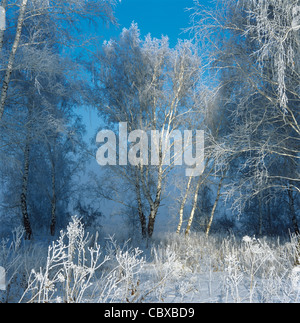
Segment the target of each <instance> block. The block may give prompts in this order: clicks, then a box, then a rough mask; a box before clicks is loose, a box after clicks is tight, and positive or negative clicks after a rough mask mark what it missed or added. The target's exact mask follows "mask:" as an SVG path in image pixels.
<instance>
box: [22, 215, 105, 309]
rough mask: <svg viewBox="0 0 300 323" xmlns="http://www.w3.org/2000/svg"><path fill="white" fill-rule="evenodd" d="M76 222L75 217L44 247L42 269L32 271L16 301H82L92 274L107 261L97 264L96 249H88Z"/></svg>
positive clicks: (82, 229)
mask: <svg viewBox="0 0 300 323" xmlns="http://www.w3.org/2000/svg"><path fill="white" fill-rule="evenodd" d="M88 242H89V240H88V234H87V235H85V233H84V228H83V225H82V223H81V222H80V220H79V219H78V218H77V217H76V216H75V217H73V218H72V222H70V223H69V225H68V227H67V232H66V233H65V232H63V231H61V232H60V237H59V238H58V240H57V241H56V242H53V243H52V245H51V246H49V248H48V255H47V261H46V266H45V268H44V269H42V268H40V270H39V271H35V270H32V271H31V274H30V277H29V281H28V287H27V289H26V291H25V292H24V294H23V296H22V298H21V300H20V302H22V301H27V302H38V303H46V302H82V301H83V300H84V296H85V293H86V291H87V290H88V288H89V287H91V286H92V284H93V279H94V278H95V272H96V271H97V270H98V269H99V268H100V267H101V266H102V265H103V264H104V263H105V262H106V261H107V260H108V258H107V257H104V259H103V260H102V262H101V261H100V256H101V253H100V246H99V245H98V244H97V242H95V245H94V246H93V247H88Z"/></svg>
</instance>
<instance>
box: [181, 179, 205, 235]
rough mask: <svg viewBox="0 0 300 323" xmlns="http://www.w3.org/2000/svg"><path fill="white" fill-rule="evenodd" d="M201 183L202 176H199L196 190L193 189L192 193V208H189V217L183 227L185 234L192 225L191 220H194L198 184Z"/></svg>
mask: <svg viewBox="0 0 300 323" xmlns="http://www.w3.org/2000/svg"><path fill="white" fill-rule="evenodd" d="M202 183H203V179H202V176H199V179H198V182H197V186H196V190H195V193H194V199H193V206H192V210H191V213H190V217H189V220H188V224H187V227H186V229H185V235H188V234H189V233H190V230H191V226H192V223H193V220H194V215H195V211H196V208H197V202H198V193H199V188H200V185H201V184H202Z"/></svg>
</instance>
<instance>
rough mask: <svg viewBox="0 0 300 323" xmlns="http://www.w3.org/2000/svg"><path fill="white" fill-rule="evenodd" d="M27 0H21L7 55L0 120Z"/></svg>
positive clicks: (0, 98)
mask: <svg viewBox="0 0 300 323" xmlns="http://www.w3.org/2000/svg"><path fill="white" fill-rule="evenodd" d="M27 2H28V0H22V2H21V5H20V12H19V18H18V23H17V30H16V35H15V40H14V43H13V46H12V49H11V52H10V55H9V59H8V64H7V68H6V72H5V76H4V80H3V84H2V90H1V97H0V120H1V119H2V117H3V114H4V108H5V102H6V98H7V92H8V86H9V82H10V77H11V73H12V71H13V66H14V61H15V57H16V52H17V49H18V47H19V42H20V38H21V33H22V28H23V22H24V17H25V11H26V7H27Z"/></svg>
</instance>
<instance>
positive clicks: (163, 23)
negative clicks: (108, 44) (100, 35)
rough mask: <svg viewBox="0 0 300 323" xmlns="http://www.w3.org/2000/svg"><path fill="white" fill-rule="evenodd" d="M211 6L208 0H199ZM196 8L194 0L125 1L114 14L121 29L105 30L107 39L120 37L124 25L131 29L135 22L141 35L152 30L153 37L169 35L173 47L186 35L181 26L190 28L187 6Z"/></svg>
mask: <svg viewBox="0 0 300 323" xmlns="http://www.w3.org/2000/svg"><path fill="white" fill-rule="evenodd" d="M200 2H201V3H202V4H203V5H208V2H209V1H208V0H202V1H200ZM191 7H193V0H122V1H121V3H119V4H118V5H117V7H116V11H115V16H116V18H117V19H118V22H119V28H118V29H117V28H114V27H110V28H109V30H106V31H105V34H104V39H106V40H108V39H109V38H111V37H115V36H117V35H118V34H119V33H120V32H121V30H122V28H124V27H125V28H129V27H130V25H131V22H132V21H135V22H136V23H137V24H138V26H139V28H140V30H141V34H142V36H145V35H147V34H148V33H150V34H151V35H152V37H156V38H160V37H161V35H167V36H168V37H169V38H170V46H171V47H173V46H175V44H176V43H177V39H178V38H187V37H189V36H188V34H186V33H182V29H184V28H187V27H189V16H190V14H191V13H190V12H187V11H186V10H185V9H187V8H191Z"/></svg>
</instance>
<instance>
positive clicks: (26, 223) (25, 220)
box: [21, 108, 32, 240]
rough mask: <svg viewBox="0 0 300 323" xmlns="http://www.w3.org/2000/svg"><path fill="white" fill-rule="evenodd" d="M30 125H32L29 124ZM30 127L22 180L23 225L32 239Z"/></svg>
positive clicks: (29, 114)
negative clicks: (29, 185)
mask: <svg viewBox="0 0 300 323" xmlns="http://www.w3.org/2000/svg"><path fill="white" fill-rule="evenodd" d="M30 116H31V108H29V113H28V119H29V120H30ZM29 127H30V125H29ZM29 133H30V129H27V135H26V144H25V151H24V171H23V182H22V193H21V211H22V218H23V225H24V229H25V239H26V240H30V239H31V236H32V229H31V224H30V220H29V215H28V208H27V190H28V176H29V162H30V161H29V157H30V134H29Z"/></svg>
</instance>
